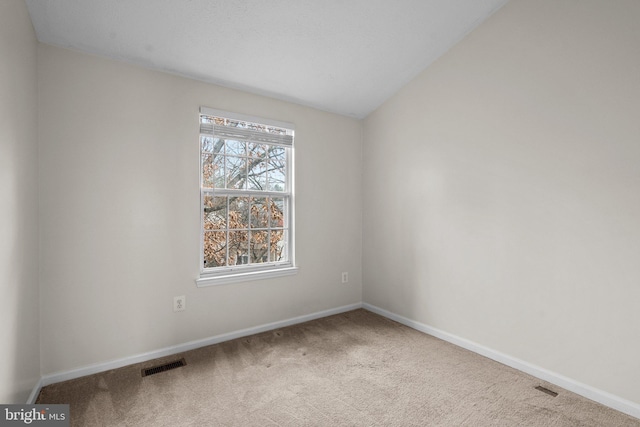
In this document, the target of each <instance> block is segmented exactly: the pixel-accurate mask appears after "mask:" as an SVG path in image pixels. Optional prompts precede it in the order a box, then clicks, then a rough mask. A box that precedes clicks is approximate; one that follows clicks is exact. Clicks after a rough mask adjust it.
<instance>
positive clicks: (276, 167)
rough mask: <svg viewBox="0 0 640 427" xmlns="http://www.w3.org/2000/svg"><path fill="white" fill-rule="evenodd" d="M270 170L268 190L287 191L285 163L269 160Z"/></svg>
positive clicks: (268, 168)
mask: <svg viewBox="0 0 640 427" xmlns="http://www.w3.org/2000/svg"><path fill="white" fill-rule="evenodd" d="M267 170H268V177H267V179H268V181H267V182H268V190H269V191H285V190H286V188H285V182H286V178H285V162H284V161H282V162H281V161H279V160H269V163H268V165H267Z"/></svg>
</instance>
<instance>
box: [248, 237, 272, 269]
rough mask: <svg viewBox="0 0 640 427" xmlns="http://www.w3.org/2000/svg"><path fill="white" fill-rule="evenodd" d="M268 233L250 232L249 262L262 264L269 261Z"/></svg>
mask: <svg viewBox="0 0 640 427" xmlns="http://www.w3.org/2000/svg"><path fill="white" fill-rule="evenodd" d="M268 238H269V232H268V231H252V232H251V242H250V245H249V247H250V249H251V250H250V255H251V258H250V262H252V263H262V262H267V261H269V252H268V251H269V246H268Z"/></svg>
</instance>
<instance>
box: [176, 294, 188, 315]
mask: <svg viewBox="0 0 640 427" xmlns="http://www.w3.org/2000/svg"><path fill="white" fill-rule="evenodd" d="M186 308H187V298H186V297H185V296H184V295H181V296H179V297H173V311H184V309H186Z"/></svg>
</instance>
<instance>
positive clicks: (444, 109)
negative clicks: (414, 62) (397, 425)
mask: <svg viewBox="0 0 640 427" xmlns="http://www.w3.org/2000/svg"><path fill="white" fill-rule="evenodd" d="M638 22H640V2H637V1H635V0H626V1H625V0H617V1H613V2H608V1H601V0H598V1H596V0H589V1H584V0H561V1H558V0H513V1H511V2H510V3H508V4H507V5H506V6H505V7H504V8H503V9H501V10H500V11H499V12H498V13H496V14H495V15H494V16H493V17H492V18H490V19H489V20H488V21H487V22H486V23H484V24H483V25H481V26H480V27H479V28H478V29H476V31H474V32H473V33H471V34H470V35H469V36H468V37H467V38H466V39H465V40H463V41H462V42H461V43H460V44H459V45H457V46H456V47H455V48H454V49H453V50H451V51H450V52H449V53H447V54H446V55H444V56H443V57H442V58H441V59H440V60H439V61H437V62H436V63H435V64H434V65H433V66H432V67H431V68H429V69H428V70H426V71H425V72H423V73H422V74H421V75H420V76H419V77H418V78H416V79H415V80H414V81H412V82H411V83H410V84H409V85H407V86H406V87H405V88H404V89H403V90H402V91H401V92H399V93H398V94H397V95H396V96H394V97H393V98H392V99H390V100H389V101H387V102H386V103H385V104H384V105H383V106H382V107H380V108H379V109H378V110H377V111H376V112H375V113H373V114H371V115H370V116H369V117H368V118H367V119H366V121H365V125H364V145H363V147H364V180H363V182H364V226H363V248H364V250H363V260H364V261H363V271H364V279H363V281H364V283H365V286H364V290H363V297H364V301H365V302H367V303H370V304H374V305H377V306H379V307H381V308H384V309H387V310H389V311H392V312H395V313H397V314H400V315H403V316H405V317H408V318H410V319H413V320H415V321H418V322H422V323H424V324H428V325H431V326H434V327H436V328H440V329H442V330H444V331H446V332H449V333H451V334H455V335H457V336H459V337H463V338H466V339H468V340H471V341H474V342H476V343H479V344H481V345H484V346H486V347H489V348H491V349H494V350H497V351H500V352H503V353H505V354H507V355H510V356H512V357H515V358H518V359H521V360H524V361H526V362H529V363H531V364H534V365H537V366H539V367H542V368H546V369H548V370H550V371H553V372H556V373H558V374H561V375H564V376H567V377H569V378H571V379H573V380H575V381H579V382H582V383H585V384H587V385H590V386H592V387H596V388H598V389H601V390H604V391H607V392H610V393H613V394H615V395H617V396H620V397H622V398H625V399H628V400H631V401H633V402H637V403H640V387H638V384H640V369H639V365H638V361H640V341H639V340H638V337H640V308H639V307H640V306H639V304H638V302H639V301H640V269H639V268H638V265H639V261H638V260H640V196H639V195H640V167H639V165H640V141H639V139H638V138H639V137H640V120H639V119H638V117H639V116H638V113H639V112H640V80H639V79H640V77H639V76H640V55H638V46H640V26H638Z"/></svg>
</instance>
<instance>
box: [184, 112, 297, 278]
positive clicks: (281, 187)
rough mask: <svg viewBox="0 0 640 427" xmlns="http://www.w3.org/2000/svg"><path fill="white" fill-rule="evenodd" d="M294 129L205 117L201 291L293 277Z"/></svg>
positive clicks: (224, 115) (227, 116)
mask: <svg viewBox="0 0 640 427" xmlns="http://www.w3.org/2000/svg"><path fill="white" fill-rule="evenodd" d="M293 136H294V131H293V125H291V124H288V123H281V122H275V121H273V120H265V119H259V118H254V117H247V116H242V115H238V114H234V113H226V112H222V111H217V110H213V109H209V108H204V107H202V108H201V109H200V141H199V143H200V212H201V232H200V266H201V271H200V278H199V279H198V280H197V281H196V282H197V284H198V286H206V285H212V284H223V283H231V282H238V281H244V280H251V279H258V278H267V277H275V276H281V275H287V274H294V273H295V270H296V269H295V266H294V259H293V258H294V251H293V249H294V245H293Z"/></svg>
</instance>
